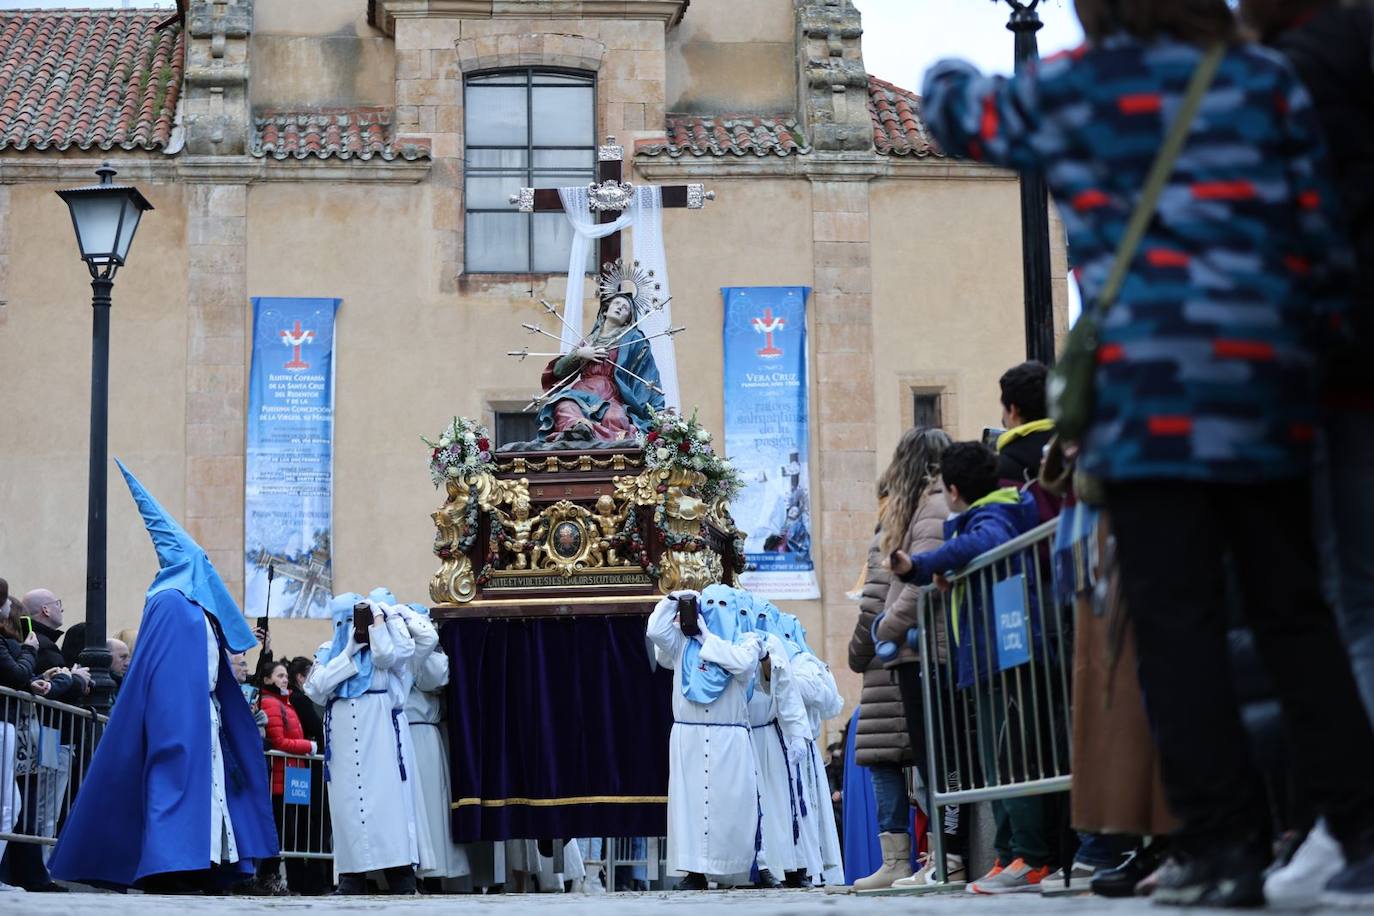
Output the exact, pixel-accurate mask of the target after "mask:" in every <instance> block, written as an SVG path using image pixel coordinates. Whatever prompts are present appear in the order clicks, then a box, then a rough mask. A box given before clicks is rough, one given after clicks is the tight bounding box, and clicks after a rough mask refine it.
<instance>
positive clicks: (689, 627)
mask: <svg viewBox="0 0 1374 916" xmlns="http://www.w3.org/2000/svg"><path fill="white" fill-rule="evenodd" d="M677 625H678V628H679V629H681V630H682V635H683V636H691V637H696V636H700V635H701V616H700V612H699V611H698V610H697V596H696V595H683V596H682V597H681V598H679V599H677Z"/></svg>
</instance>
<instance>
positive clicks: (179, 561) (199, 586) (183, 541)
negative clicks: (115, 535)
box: [115, 458, 258, 652]
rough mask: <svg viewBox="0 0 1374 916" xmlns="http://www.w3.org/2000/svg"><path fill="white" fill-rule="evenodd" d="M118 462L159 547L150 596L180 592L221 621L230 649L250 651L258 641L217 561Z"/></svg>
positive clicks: (118, 461)
mask: <svg viewBox="0 0 1374 916" xmlns="http://www.w3.org/2000/svg"><path fill="white" fill-rule="evenodd" d="M115 464H117V465H119V470H120V471H121V472H122V473H123V474H124V480H125V481H126V482H127V483H128V484H129V492H130V493H131V494H133V497H134V503H135V504H137V505H138V511H139V513H140V514H141V515H142V516H143V524H144V526H146V527H147V529H148V535H149V536H150V537H151V538H152V539H153V548H154V549H155V550H157V562H158V565H159V566H160V567H161V568H160V569H159V570H158V573H157V576H156V578H154V579H153V584H152V585H150V586H148V595H147V597H148V598H152V597H153V596H154V595H156V594H157V593H158V592H164V591H169V590H170V591H177V592H181V594H183V595H185V596H186V598H187V599H188V600H190V601H191V602H192V603H194V604H196V605H198V606H199V607H200V608H201V609H202V610H204V611H205V612H206V613H207V614H209V615H210V616H212V617H214V618H215V620H217V621H219V626H220V630H221V631H222V632H223V633H224V643H225V645H226V646H228V648H229V651H230V652H247V651H248V650H249V649H251V648H253V647H254V646H256V645H257V644H258V641H257V639H255V638H254V637H253V631H252V629H251V628H250V627H249V626H248V620H247V619H246V618H245V617H244V616H243V614H242V612H240V611H239V605H238V602H237V601H235V600H234V596H233V595H231V594H229V589H228V588H227V587H226V586H225V584H224V580H223V579H221V578H220V577H219V573H218V572H216V571H215V567H214V564H212V563H211V562H210V558H209V557H208V556H207V555H206V553H205V551H204V550H203V549H202V548H201V546H200V545H199V544H197V543H196V542H195V540H194V539H193V538H192V537H191V536H190V535H189V534H187V533H186V531H185V530H184V529H183V528H182V527H181V526H180V525H178V524H177V523H176V520H175V519H173V518H172V516H171V515H170V514H169V513H168V512H167V510H166V509H164V508H162V506H161V505H159V504H158V501H157V500H156V499H153V495H152V494H151V493H149V492H148V490H147V489H146V488H145V487H144V486H143V484H141V483H139V482H138V478H137V477H135V476H134V475H133V474H131V473H130V472H129V469H128V468H126V467H125V466H124V463H123V462H122V461H120V460H119V459H118V458H116V459H115Z"/></svg>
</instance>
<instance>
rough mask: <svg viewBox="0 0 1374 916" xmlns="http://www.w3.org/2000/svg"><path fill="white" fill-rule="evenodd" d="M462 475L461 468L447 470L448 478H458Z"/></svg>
mask: <svg viewBox="0 0 1374 916" xmlns="http://www.w3.org/2000/svg"><path fill="white" fill-rule="evenodd" d="M462 473H463V471H462V469H461V468H449V469H448V476H450V477H458V476H460V475H462Z"/></svg>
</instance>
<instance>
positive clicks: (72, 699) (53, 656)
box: [24, 588, 91, 703]
mask: <svg viewBox="0 0 1374 916" xmlns="http://www.w3.org/2000/svg"><path fill="white" fill-rule="evenodd" d="M24 614H25V615H27V616H28V617H29V619H30V620H32V621H33V632H34V633H35V634H37V636H38V668H39V670H40V671H52V670H54V669H57V670H61V669H67V670H68V671H69V672H70V673H71V675H72V678H71V680H70V681H69V682H68V684H67V687H66V689H65V690H63V691H62V692H61V693H60V694H59V693H57V692H56V691H54V692H53V693H52V694H50V695H49V699H52V700H60V701H62V702H63V703H79V702H80V701H81V698H82V697H84V696H85V695H86V694H87V693H90V690H91V672H90V671H89V670H88V669H86V668H83V667H81V666H80V665H71V666H69V665H68V663H67V660H66V658H65V657H64V656H63V655H62V650H61V649H60V648H59V647H58V645H57V640H58V639H59V638H60V637H61V636H62V599H61V598H59V597H57V596H56V595H54V594H53V593H52V592H50V591H48V590H47V589H46V588H36V589H34V590H33V591H30V592H26V593H25V594H24Z"/></svg>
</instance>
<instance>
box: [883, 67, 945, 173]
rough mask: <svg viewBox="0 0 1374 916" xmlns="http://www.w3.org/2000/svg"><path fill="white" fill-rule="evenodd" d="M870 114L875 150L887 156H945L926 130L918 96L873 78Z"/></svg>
mask: <svg viewBox="0 0 1374 916" xmlns="http://www.w3.org/2000/svg"><path fill="white" fill-rule="evenodd" d="M868 113H869V114H870V115H872V116H873V146H874V148H875V149H877V151H878V152H880V153H882V154H883V155H885V156H916V157H918V158H923V157H926V156H944V153H943V152H941V151H940V148H939V147H938V146H937V145H936V144H935V140H934V138H932V137H931V136H930V133H929V132H928V131H927V130H926V123H925V120H924V119H923V118H922V117H921V97H920V96H919V95H917V94H916V93H914V92H911V91H910V90H907V89H902V88H901V87H899V86H894V85H892V84H891V83H888V82H884V81H883V80H880V79H878V78H877V77H876V76H870V77H869V78H868Z"/></svg>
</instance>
